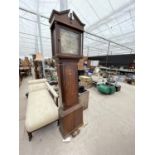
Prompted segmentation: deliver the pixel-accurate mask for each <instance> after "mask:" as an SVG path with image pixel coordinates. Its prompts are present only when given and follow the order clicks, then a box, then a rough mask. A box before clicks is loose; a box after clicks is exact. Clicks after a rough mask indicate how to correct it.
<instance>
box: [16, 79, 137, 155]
mask: <svg viewBox="0 0 155 155" xmlns="http://www.w3.org/2000/svg"><path fill="white" fill-rule="evenodd" d="M30 79H31V77H29V78H25V79H23V81H22V85H21V86H20V92H19V95H20V98H19V103H20V105H19V125H20V126H19V131H20V135H19V137H20V146H19V149H20V150H19V151H20V155H134V150H135V142H134V140H135V126H134V110H135V107H134V103H135V87H134V86H132V85H128V84H125V83H122V84H121V86H122V88H121V91H120V92H116V93H115V94H113V95H102V94H100V93H99V92H98V91H97V90H96V88H94V87H93V88H91V89H89V91H90V98H89V108H88V109H87V110H85V111H84V123H85V126H84V127H82V128H81V132H80V134H79V135H78V136H76V137H75V138H73V139H72V140H71V142H68V143H64V142H63V141H62V137H61V135H60V132H59V129H58V126H57V124H56V123H53V124H51V125H49V126H47V127H44V128H42V129H40V130H38V131H36V132H34V133H33V139H32V141H31V142H29V141H28V136H27V133H26V131H25V129H24V122H25V111H26V104H27V99H26V97H25V93H26V92H27V81H28V80H30Z"/></svg>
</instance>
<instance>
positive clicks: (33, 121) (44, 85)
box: [25, 79, 58, 141]
mask: <svg viewBox="0 0 155 155" xmlns="http://www.w3.org/2000/svg"><path fill="white" fill-rule="evenodd" d="M28 91H29V92H28V104H27V109H26V119H25V128H26V131H27V133H28V136H29V141H31V139H32V132H34V131H36V130H38V129H40V128H42V127H44V126H46V125H48V124H50V123H52V122H54V121H56V120H58V107H57V106H58V94H57V93H56V92H55V90H54V89H53V87H52V86H50V85H49V84H48V82H47V80H46V79H39V80H31V81H29V82H28Z"/></svg>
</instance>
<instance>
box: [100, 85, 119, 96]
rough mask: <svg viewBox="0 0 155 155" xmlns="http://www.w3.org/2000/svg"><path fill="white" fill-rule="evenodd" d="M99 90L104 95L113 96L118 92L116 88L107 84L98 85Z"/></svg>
mask: <svg viewBox="0 0 155 155" xmlns="http://www.w3.org/2000/svg"><path fill="white" fill-rule="evenodd" d="M97 89H98V91H99V92H101V93H102V94H113V93H115V92H116V88H115V86H111V85H106V84H103V83H102V84H98V85H97Z"/></svg>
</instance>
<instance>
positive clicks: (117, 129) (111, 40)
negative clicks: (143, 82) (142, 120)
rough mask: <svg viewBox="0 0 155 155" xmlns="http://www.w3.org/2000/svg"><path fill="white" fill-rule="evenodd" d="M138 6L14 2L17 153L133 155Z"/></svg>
mask: <svg viewBox="0 0 155 155" xmlns="http://www.w3.org/2000/svg"><path fill="white" fill-rule="evenodd" d="M134 24H135V1H134V0H117V1H116V0H85V1H84V0H20V1H19V153H20V154H21V155H51V154H52V155H68V154H71V155H79V154H84V155H96V154H98V155H103V154H105V155H134V154H135V25H134Z"/></svg>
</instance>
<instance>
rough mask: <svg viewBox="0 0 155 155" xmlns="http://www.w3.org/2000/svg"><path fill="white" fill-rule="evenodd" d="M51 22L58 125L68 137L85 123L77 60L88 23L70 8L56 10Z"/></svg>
mask: <svg viewBox="0 0 155 155" xmlns="http://www.w3.org/2000/svg"><path fill="white" fill-rule="evenodd" d="M49 22H50V30H51V40H52V55H53V57H54V58H55V60H56V64H57V72H58V81H59V82H58V83H59V94H60V102H61V103H60V104H61V107H60V108H59V122H60V123H59V124H60V127H59V129H60V132H61V134H62V136H63V137H66V136H68V135H70V134H72V133H73V132H75V131H76V130H77V129H78V128H79V127H80V126H81V125H83V107H82V105H81V104H79V100H78V68H77V63H78V60H79V59H80V58H81V57H82V54H83V32H84V26H85V24H83V23H82V22H81V21H80V19H79V18H78V17H77V15H76V14H75V13H74V12H72V13H71V12H70V10H65V11H61V12H58V11H56V10H53V12H52V14H51V16H50V19H49Z"/></svg>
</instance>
